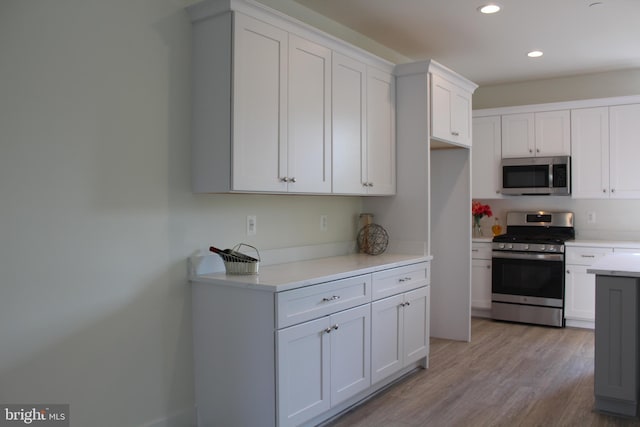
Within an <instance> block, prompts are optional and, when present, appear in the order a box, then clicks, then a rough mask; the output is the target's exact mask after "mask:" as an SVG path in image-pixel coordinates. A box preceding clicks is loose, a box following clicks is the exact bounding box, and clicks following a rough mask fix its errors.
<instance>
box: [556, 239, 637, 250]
mask: <svg viewBox="0 0 640 427" xmlns="http://www.w3.org/2000/svg"><path fill="white" fill-rule="evenodd" d="M565 246H588V247H606V248H612V247H614V248H630V249H634V248H640V242H635V241H630V240H595V239H576V240H567V241H566V242H565Z"/></svg>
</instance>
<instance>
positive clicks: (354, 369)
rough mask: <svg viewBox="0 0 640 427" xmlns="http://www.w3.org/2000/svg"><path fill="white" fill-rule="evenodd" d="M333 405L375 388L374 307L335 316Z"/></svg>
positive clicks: (363, 307)
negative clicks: (372, 334)
mask: <svg viewBox="0 0 640 427" xmlns="http://www.w3.org/2000/svg"><path fill="white" fill-rule="evenodd" d="M330 323H331V326H330V327H331V328H332V330H331V333H330V334H329V335H330V338H331V405H332V406H335V405H336V404H338V403H340V402H342V401H344V400H346V399H348V398H350V397H352V396H355V395H356V394H358V393H359V392H361V391H363V390H366V389H367V388H368V387H369V386H370V385H371V333H370V331H371V306H370V305H369V304H366V305H361V306H359V307H355V308H352V309H350V310H345V311H342V312H340V313H336V314H333V315H332V316H331V322H330Z"/></svg>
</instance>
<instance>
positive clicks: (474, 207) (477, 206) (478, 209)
mask: <svg viewBox="0 0 640 427" xmlns="http://www.w3.org/2000/svg"><path fill="white" fill-rule="evenodd" d="M471 214H472V215H473V216H475V217H480V218H482V217H483V216H485V215H486V216H488V217H490V216H491V215H493V212H491V206H489V205H483V204H482V203H480V202H478V201H475V200H474V201H473V202H471Z"/></svg>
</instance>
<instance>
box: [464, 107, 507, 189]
mask: <svg viewBox="0 0 640 427" xmlns="http://www.w3.org/2000/svg"><path fill="white" fill-rule="evenodd" d="M471 154H472V160H471V165H472V179H471V184H472V189H471V191H472V195H473V198H474V199H495V198H499V197H502V194H501V190H500V189H501V188H502V179H501V173H500V172H501V171H500V161H501V160H502V137H501V127H500V116H491V117H476V118H474V119H473V147H472V149H471Z"/></svg>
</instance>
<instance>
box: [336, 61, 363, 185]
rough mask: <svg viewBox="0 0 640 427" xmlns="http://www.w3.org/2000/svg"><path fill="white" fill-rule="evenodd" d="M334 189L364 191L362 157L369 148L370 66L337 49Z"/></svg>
mask: <svg viewBox="0 0 640 427" xmlns="http://www.w3.org/2000/svg"><path fill="white" fill-rule="evenodd" d="M332 66H333V75H332V79H333V93H332V98H333V110H332V118H333V192H334V193H341V194H362V193H365V192H366V187H364V186H363V183H364V182H365V181H363V180H362V167H363V166H364V165H363V164H362V157H363V154H362V153H363V152H366V143H367V139H366V138H367V137H366V121H365V118H366V102H365V101H366V98H365V94H366V84H367V67H366V65H365V64H363V63H362V62H359V61H356V60H355V59H352V58H349V57H347V56H345V55H342V54H339V53H337V52H334V53H333V65H332Z"/></svg>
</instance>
